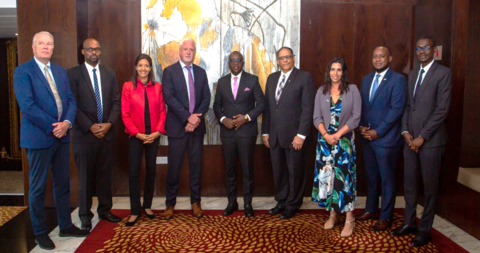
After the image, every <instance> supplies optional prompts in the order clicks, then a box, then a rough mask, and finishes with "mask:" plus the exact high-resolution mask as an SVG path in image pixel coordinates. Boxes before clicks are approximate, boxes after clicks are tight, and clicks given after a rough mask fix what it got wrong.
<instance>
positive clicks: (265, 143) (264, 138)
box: [262, 135, 270, 148]
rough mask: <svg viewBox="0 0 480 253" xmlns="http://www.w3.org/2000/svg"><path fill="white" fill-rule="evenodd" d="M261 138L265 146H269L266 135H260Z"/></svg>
mask: <svg viewBox="0 0 480 253" xmlns="http://www.w3.org/2000/svg"><path fill="white" fill-rule="evenodd" d="M262 140H263V144H264V145H265V147H267V148H270V144H269V143H268V135H264V136H262Z"/></svg>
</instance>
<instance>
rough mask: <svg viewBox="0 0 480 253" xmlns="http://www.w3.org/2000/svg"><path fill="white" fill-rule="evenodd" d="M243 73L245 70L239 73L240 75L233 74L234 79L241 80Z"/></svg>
mask: <svg viewBox="0 0 480 253" xmlns="http://www.w3.org/2000/svg"><path fill="white" fill-rule="evenodd" d="M242 73H243V70H242V71H240V73H238V75H234V74H232V78H234V77H238V78H237V79H240V78H241V77H242Z"/></svg>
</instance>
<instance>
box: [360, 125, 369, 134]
mask: <svg viewBox="0 0 480 253" xmlns="http://www.w3.org/2000/svg"><path fill="white" fill-rule="evenodd" d="M368 130H370V127H365V126H361V127H358V131H360V134H362V135H363V133H365V132H366V131H368Z"/></svg>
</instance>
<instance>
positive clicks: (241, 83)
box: [213, 51, 265, 217]
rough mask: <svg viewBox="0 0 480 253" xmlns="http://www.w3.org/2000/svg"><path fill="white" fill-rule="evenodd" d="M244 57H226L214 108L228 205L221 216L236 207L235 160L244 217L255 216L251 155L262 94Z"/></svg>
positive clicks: (228, 213)
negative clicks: (240, 179)
mask: <svg viewBox="0 0 480 253" xmlns="http://www.w3.org/2000/svg"><path fill="white" fill-rule="evenodd" d="M243 65H244V61H243V56H242V54H240V53H239V52H237V51H234V52H232V53H231V54H230V56H229V57H228V66H229V68H230V72H231V73H230V74H228V75H225V76H224V77H222V78H220V79H219V80H218V85H217V91H216V93H215V102H214V103H213V110H214V112H215V116H217V118H218V119H219V121H220V137H221V139H222V145H223V151H224V155H225V165H226V178H227V197H228V205H227V208H226V209H225V211H224V212H223V215H231V214H232V213H233V212H234V211H235V210H238V203H237V180H236V175H237V168H236V167H237V159H238V158H239V159H240V163H241V165H242V172H243V202H244V210H245V216H246V217H252V216H253V215H254V212H253V207H252V197H253V157H254V150H255V141H256V139H257V135H258V127H257V117H258V116H260V114H261V113H262V112H263V111H264V110H265V96H264V95H263V91H262V88H261V87H260V84H259V82H258V77H257V76H254V75H251V74H249V73H246V72H245V71H243Z"/></svg>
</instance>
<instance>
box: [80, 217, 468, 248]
mask: <svg viewBox="0 0 480 253" xmlns="http://www.w3.org/2000/svg"><path fill="white" fill-rule="evenodd" d="M113 212H114V213H115V214H117V215H119V216H120V217H123V218H124V219H123V220H122V222H120V223H118V224H113V223H109V222H106V221H100V223H98V225H97V226H96V227H95V229H94V230H93V231H92V234H91V235H90V236H88V237H87V238H86V239H85V241H84V242H83V243H82V244H81V245H80V247H79V248H78V249H77V251H76V252H449V253H451V252H467V251H465V250H463V249H462V248H461V247H460V246H458V245H457V244H455V243H454V242H452V241H451V240H450V239H448V238H447V237H445V236H444V235H442V234H441V233H439V232H438V231H436V230H435V231H432V237H433V241H432V242H431V243H429V244H428V245H426V246H424V247H419V248H413V247H411V246H410V241H411V239H412V238H413V235H410V236H405V237H393V236H390V235H389V233H388V232H370V231H369V227H370V226H371V225H372V224H373V221H367V222H358V223H357V226H356V228H355V234H354V236H352V237H350V238H341V237H340V231H341V229H342V228H343V226H342V225H340V226H336V227H335V228H334V229H333V230H324V229H323V224H324V223H325V221H326V220H327V219H328V213H327V212H325V211H324V210H302V211H301V212H300V213H299V214H298V215H297V216H295V217H294V218H293V219H290V220H289V221H281V220H279V219H278V215H275V216H272V215H268V214H267V211H265V210H263V211H256V213H255V217H253V218H245V217H244V216H243V211H237V212H236V213H235V214H234V215H232V216H229V217H225V216H223V215H222V211H219V210H215V211H206V212H205V214H206V215H205V217H203V218H201V219H198V218H195V217H193V216H192V215H191V211H176V214H175V217H174V219H172V220H169V221H166V220H163V219H160V218H159V217H157V218H155V219H153V220H150V219H148V218H147V217H145V216H142V217H141V218H140V220H139V221H138V222H137V223H136V224H135V225H134V226H133V227H128V228H127V227H125V222H126V220H127V218H128V215H129V214H130V211H129V210H114V211H113ZM156 214H157V216H159V215H160V213H159V212H156ZM402 215H403V210H401V209H398V210H396V211H395V216H394V222H393V228H395V227H399V226H400V225H401V224H402V220H403V216H402Z"/></svg>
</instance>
